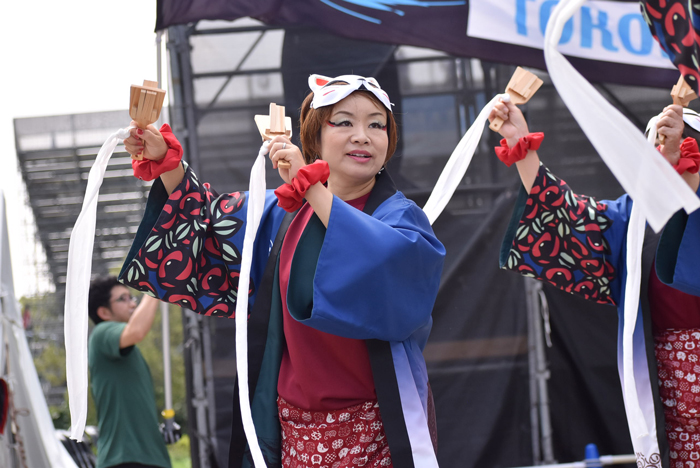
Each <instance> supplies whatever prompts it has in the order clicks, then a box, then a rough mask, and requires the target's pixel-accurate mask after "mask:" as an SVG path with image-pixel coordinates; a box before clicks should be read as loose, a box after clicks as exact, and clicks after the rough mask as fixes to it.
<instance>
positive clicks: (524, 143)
mask: <svg viewBox="0 0 700 468" xmlns="http://www.w3.org/2000/svg"><path fill="white" fill-rule="evenodd" d="M542 140H544V133H542V132H538V133H530V134H529V135H525V136H524V137H522V138H520V139H519V140H518V143H517V144H516V145H515V146H513V147H512V148H509V147H508V142H507V141H506V139H505V138H503V139H502V140H501V146H500V147H498V148H494V149H495V150H496V156H498V159H500V160H501V161H503V163H504V164H505V165H506V166H508V167H510V166H512V165H513V164H514V163H516V162H518V161H521V160H523V159H525V156H527V152H528V151H529V150H532V151H537V150H538V149H539V148H540V145H541V144H542Z"/></svg>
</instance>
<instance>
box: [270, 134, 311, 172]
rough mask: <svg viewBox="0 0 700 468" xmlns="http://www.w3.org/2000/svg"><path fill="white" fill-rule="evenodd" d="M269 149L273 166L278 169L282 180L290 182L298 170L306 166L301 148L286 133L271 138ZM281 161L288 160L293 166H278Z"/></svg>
mask: <svg viewBox="0 0 700 468" xmlns="http://www.w3.org/2000/svg"><path fill="white" fill-rule="evenodd" d="M269 150H270V153H269V155H270V161H272V168H273V169H277V170H278V171H279V173H280V177H282V180H284V181H285V182H286V183H288V184H289V183H291V181H292V179H293V178H294V177H296V175H297V171H298V170H299V169H301V168H302V167H304V166H306V162H305V161H304V156H303V155H302V154H301V150H300V149H299V148H298V147H297V146H296V145H294V144H293V143H292V142H291V140H290V139H289V138H288V137H286V136H285V135H279V136H276V137H275V138H273V139H272V140H270V146H269ZM279 161H287V162H288V163H289V164H291V167H290V168H289V169H284V168H281V167H278V164H277V163H278V162H279Z"/></svg>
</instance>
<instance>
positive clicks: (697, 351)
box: [654, 328, 700, 468]
mask: <svg viewBox="0 0 700 468" xmlns="http://www.w3.org/2000/svg"><path fill="white" fill-rule="evenodd" d="M654 342H655V351H656V360H657V362H658V372H659V393H660V396H661V402H662V404H663V407H664V415H665V417H666V437H667V438H668V444H669V448H670V453H669V455H670V461H671V468H688V467H690V466H694V465H692V464H687V463H688V462H691V461H692V462H696V463H697V461H698V460H700V359H699V358H700V329H698V328H690V329H684V330H665V331H663V332H661V333H657V334H656V335H655V336H654Z"/></svg>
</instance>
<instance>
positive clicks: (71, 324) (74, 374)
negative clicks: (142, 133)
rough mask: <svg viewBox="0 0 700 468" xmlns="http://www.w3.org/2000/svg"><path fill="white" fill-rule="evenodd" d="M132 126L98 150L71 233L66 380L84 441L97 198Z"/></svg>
mask: <svg viewBox="0 0 700 468" xmlns="http://www.w3.org/2000/svg"><path fill="white" fill-rule="evenodd" d="M130 128H131V127H129V128H123V129H120V130H117V131H116V132H114V133H113V134H111V135H110V136H109V138H107V141H105V143H104V144H103V145H102V148H100V151H99V152H98V153H97V157H96V158H95V163H94V164H93V165H92V168H91V169H90V174H89V175H88V182H87V189H86V190H85V199H84V200H83V207H82V209H81V210H80V215H78V220H77V221H76V222H75V226H74V227H73V232H71V235H70V244H69V246H68V273H67V275H66V302H65V308H64V329H63V334H64V336H65V345H66V380H67V386H68V395H69V397H70V398H69V408H70V419H71V430H70V437H71V439H75V440H77V441H79V442H80V441H82V440H83V432H84V431H85V421H86V419H87V409H88V394H87V392H88V359H87V335H88V293H89V288H90V274H91V272H92V249H93V245H94V243H95V223H96V221H97V199H98V197H99V194H100V187H101V186H102V180H103V179H104V175H105V170H106V169H107V163H108V162H109V158H110V157H112V153H114V149H115V148H116V147H117V144H118V143H119V142H120V141H121V140H124V139H125V138H128V137H129V129H130Z"/></svg>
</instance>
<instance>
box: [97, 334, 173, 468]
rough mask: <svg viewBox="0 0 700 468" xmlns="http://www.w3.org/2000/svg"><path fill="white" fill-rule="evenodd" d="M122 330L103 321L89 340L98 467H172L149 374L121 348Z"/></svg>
mask: <svg viewBox="0 0 700 468" xmlns="http://www.w3.org/2000/svg"><path fill="white" fill-rule="evenodd" d="M124 327H126V324H125V323H121V322H101V323H99V324H97V326H95V329H94V330H93V332H92V335H91V336H90V349H89V354H88V356H89V365H90V378H91V383H92V396H93V397H94V399H95V406H96V407H97V420H98V428H99V431H100V435H99V439H98V441H97V468H107V467H110V466H113V465H119V464H121V463H141V464H143V465H154V466H160V467H163V468H170V457H169V456H168V450H167V449H166V448H165V442H164V441H163V436H162V435H161V433H160V430H159V429H158V412H157V410H156V400H155V395H154V393H153V381H152V379H151V372H150V370H149V369H148V364H146V361H145V360H144V359H143V356H142V355H141V352H140V351H139V349H138V348H137V347H136V346H131V347H129V348H124V349H122V350H120V349H119V338H120V337H121V334H122V331H124Z"/></svg>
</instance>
